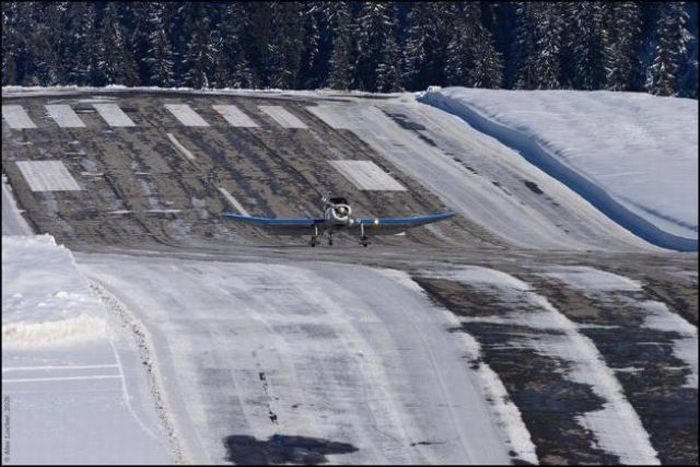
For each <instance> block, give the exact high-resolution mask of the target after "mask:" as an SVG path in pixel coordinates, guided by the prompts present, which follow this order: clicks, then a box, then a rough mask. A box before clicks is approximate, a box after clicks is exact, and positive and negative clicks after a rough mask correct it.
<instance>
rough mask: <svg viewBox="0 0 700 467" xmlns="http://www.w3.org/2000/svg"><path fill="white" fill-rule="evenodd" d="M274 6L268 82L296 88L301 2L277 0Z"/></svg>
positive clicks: (270, 84) (267, 56)
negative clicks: (281, 0)
mask: <svg viewBox="0 0 700 467" xmlns="http://www.w3.org/2000/svg"><path fill="white" fill-rule="evenodd" d="M271 8H272V11H271V22H270V41H269V43H268V45H267V51H266V60H265V70H266V72H267V73H266V74H267V77H268V85H269V86H271V87H273V88H280V89H293V88H296V85H297V76H298V73H299V62H300V60H301V32H302V29H301V18H300V14H299V11H300V8H301V6H300V5H299V3H297V2H273V3H272V4H271Z"/></svg>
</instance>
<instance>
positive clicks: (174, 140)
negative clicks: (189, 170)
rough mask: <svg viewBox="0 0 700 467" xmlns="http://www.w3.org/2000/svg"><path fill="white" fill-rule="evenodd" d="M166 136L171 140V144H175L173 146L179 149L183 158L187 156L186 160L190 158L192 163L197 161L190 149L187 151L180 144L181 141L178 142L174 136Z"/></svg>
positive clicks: (168, 134)
mask: <svg viewBox="0 0 700 467" xmlns="http://www.w3.org/2000/svg"><path fill="white" fill-rule="evenodd" d="M166 135H167V136H168V139H169V140H170V142H171V143H173V145H175V147H176V148H177V149H178V151H180V153H181V154H182V155H183V156H185V157H186V158H188V159H189V160H191V161H194V160H196V158H195V157H194V154H192V153H191V152H190V150H189V149H187V148H186V147H185V146H183V145H182V143H180V141H178V140H177V138H175V135H174V134H172V133H166Z"/></svg>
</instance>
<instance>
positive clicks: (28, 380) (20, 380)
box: [2, 375, 122, 383]
mask: <svg viewBox="0 0 700 467" xmlns="http://www.w3.org/2000/svg"><path fill="white" fill-rule="evenodd" d="M114 378H122V375H86V376H55V377H51V378H17V379H3V380H2V382H3V383H33V382H38V383H43V382H47V381H70V380H80V379H114Z"/></svg>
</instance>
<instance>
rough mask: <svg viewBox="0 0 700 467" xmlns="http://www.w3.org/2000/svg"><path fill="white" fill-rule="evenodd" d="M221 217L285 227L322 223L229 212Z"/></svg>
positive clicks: (311, 220) (304, 219) (308, 219)
mask: <svg viewBox="0 0 700 467" xmlns="http://www.w3.org/2000/svg"><path fill="white" fill-rule="evenodd" d="M221 215H222V216H224V217H228V218H229V219H233V220H237V221H244V222H250V223H253V224H269V225H274V224H285V225H314V224H318V223H321V222H323V219H312V218H308V217H306V218H304V217H300V218H293V217H292V218H284V217H281V218H268V217H253V216H241V215H238V214H233V213H230V212H222V213H221Z"/></svg>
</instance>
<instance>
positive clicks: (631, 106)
mask: <svg viewBox="0 0 700 467" xmlns="http://www.w3.org/2000/svg"><path fill="white" fill-rule="evenodd" d="M420 101H421V102H424V103H428V104H431V105H435V106H437V107H439V108H442V109H444V110H447V111H449V112H452V113H454V114H455V115H458V116H459V117H461V118H463V119H464V120H465V121H467V122H468V123H469V124H470V125H473V126H474V127H475V128H477V129H479V130H482V131H484V132H486V133H487V134H489V135H492V136H495V137H496V138H498V139H499V140H501V141H503V142H505V143H506V144H508V145H510V146H511V147H514V148H516V149H517V150H519V151H520V152H521V153H522V155H523V156H524V157H525V158H527V159H528V160H529V161H530V162H532V163H534V164H535V165H537V166H540V167H542V168H543V169H544V170H545V171H547V172H548V173H549V174H551V175H553V176H554V177H555V178H557V179H559V180H561V181H563V182H564V183H565V184H566V185H568V186H570V187H572V188H573V189H575V190H576V191H577V192H578V193H579V194H581V195H582V196H583V197H584V198H586V199H588V200H589V201H590V202H591V203H593V204H594V205H595V206H596V207H598V208H599V209H601V210H602V211H603V212H605V213H606V215H608V216H610V217H611V218H612V219H614V220H615V221H616V222H618V223H620V225H623V226H624V227H625V228H628V229H630V230H632V231H633V232H635V233H636V234H637V235H640V236H642V237H643V238H645V239H647V240H649V241H651V242H653V243H655V244H657V245H660V246H663V247H666V248H673V249H679V250H693V251H697V239H698V106H697V101H695V100H692V99H682V98H671V97H659V96H651V95H648V94H643V93H626V92H607V91H595V92H587V91H584V92H581V91H505V90H488V89H468V88H445V89H441V90H437V91H431V92H427V93H426V94H425V95H424V96H423V97H422V98H420Z"/></svg>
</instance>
